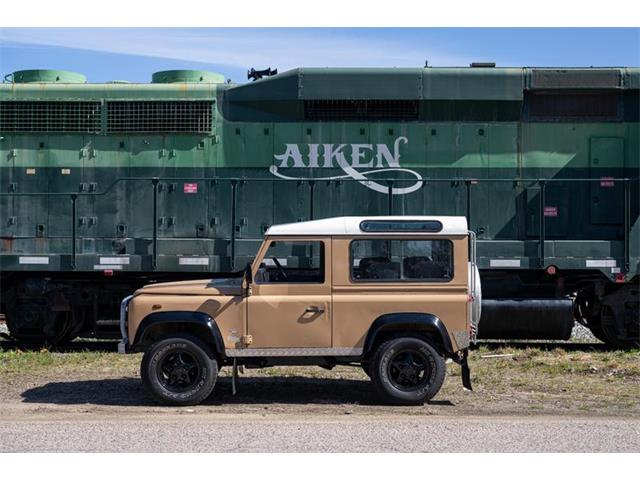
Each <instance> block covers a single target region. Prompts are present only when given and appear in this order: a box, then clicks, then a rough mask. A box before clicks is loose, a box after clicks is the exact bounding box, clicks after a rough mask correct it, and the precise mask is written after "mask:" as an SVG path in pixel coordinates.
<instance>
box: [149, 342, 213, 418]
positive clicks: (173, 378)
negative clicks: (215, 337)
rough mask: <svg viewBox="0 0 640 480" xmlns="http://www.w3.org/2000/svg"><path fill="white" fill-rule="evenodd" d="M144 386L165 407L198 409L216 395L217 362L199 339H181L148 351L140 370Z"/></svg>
mask: <svg viewBox="0 0 640 480" xmlns="http://www.w3.org/2000/svg"><path fill="white" fill-rule="evenodd" d="M140 376H141V377H142V383H143V384H144V386H145V388H146V389H147V391H148V392H149V393H150V394H151V396H152V397H153V398H154V399H155V400H157V401H158V402H160V403H163V404H165V405H180V406H182V405H196V404H198V403H200V402H202V401H203V400H205V399H206V398H207V397H208V396H209V395H210V394H211V392H212V391H213V387H214V386H215V384H216V380H217V379H218V362H217V361H216V358H215V355H214V353H213V351H212V349H211V348H210V347H209V346H208V345H206V344H205V343H204V342H202V341H201V340H200V339H198V338H196V337H193V336H190V335H181V336H176V337H172V338H165V339H164V340H160V341H158V342H156V343H154V344H153V345H151V346H150V347H149V349H148V350H147V351H146V352H145V354H144V356H143V357H142V364H141V366H140Z"/></svg>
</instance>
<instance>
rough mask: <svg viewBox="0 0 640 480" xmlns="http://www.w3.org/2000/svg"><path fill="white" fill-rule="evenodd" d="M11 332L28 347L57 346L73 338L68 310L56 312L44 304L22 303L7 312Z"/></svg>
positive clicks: (13, 336) (20, 342)
mask: <svg viewBox="0 0 640 480" xmlns="http://www.w3.org/2000/svg"><path fill="white" fill-rule="evenodd" d="M6 316H7V328H8V329H9V334H10V335H11V337H12V338H14V339H15V340H16V341H17V342H18V343H19V344H21V345H23V346H25V347H27V348H40V347H44V346H55V345H60V344H62V343H65V342H68V341H70V340H71V336H70V335H71V321H70V316H69V313H68V312H54V311H51V309H50V308H49V306H47V305H42V304H34V303H29V304H26V303H25V304H21V305H17V306H15V307H14V308H8V309H7V312H6Z"/></svg>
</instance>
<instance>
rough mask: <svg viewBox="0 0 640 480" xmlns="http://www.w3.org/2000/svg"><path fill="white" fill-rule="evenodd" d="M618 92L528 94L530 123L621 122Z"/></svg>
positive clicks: (526, 97) (527, 103)
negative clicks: (537, 121)
mask: <svg viewBox="0 0 640 480" xmlns="http://www.w3.org/2000/svg"><path fill="white" fill-rule="evenodd" d="M620 98H621V96H620V93H619V92H588V93H582V92H580V93H558V92H549V93H544V92H540V93H538V92H530V93H527V94H526V95H525V102H526V105H527V107H528V111H529V119H530V120H533V121H536V120H539V121H584V122H588V121H591V122H593V121H605V120H613V121H615V120H622V118H621V111H620V105H621V102H620Z"/></svg>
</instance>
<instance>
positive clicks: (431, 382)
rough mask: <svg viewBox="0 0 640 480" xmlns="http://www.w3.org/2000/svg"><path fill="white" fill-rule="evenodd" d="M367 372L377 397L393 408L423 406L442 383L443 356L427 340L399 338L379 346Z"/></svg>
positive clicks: (443, 374)
mask: <svg viewBox="0 0 640 480" xmlns="http://www.w3.org/2000/svg"><path fill="white" fill-rule="evenodd" d="M368 370H369V373H370V374H371V381H372V382H373V384H374V386H375V387H376V390H377V391H378V394H379V395H380V396H381V397H382V398H383V400H384V401H385V402H387V403H390V404H394V405H422V404H423V403H424V402H425V401H427V400H430V399H431V398H433V397H434V396H435V395H436V394H437V393H438V391H439V390H440V388H441V387H442V383H443V382H444V377H445V373H446V367H445V363H444V357H443V355H442V354H441V353H439V352H438V350H437V349H436V348H435V347H434V346H433V345H430V344H429V343H428V342H427V341H426V339H422V338H415V337H398V338H392V339H389V340H387V341H385V342H383V343H381V344H380V345H379V346H378V348H377V349H376V351H375V353H374V354H373V356H372V358H371V361H370V366H369V369H368Z"/></svg>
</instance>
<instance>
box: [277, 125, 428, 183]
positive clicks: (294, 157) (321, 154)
mask: <svg viewBox="0 0 640 480" xmlns="http://www.w3.org/2000/svg"><path fill="white" fill-rule="evenodd" d="M405 143H408V140H407V137H398V138H396V140H395V141H394V142H393V153H392V152H391V149H389V147H388V146H387V145H385V144H384V143H378V144H375V145H374V144H371V143H350V144H346V143H341V144H337V145H336V144H333V143H308V144H307V145H306V148H305V152H304V154H303V152H302V151H301V150H300V145H299V144H297V143H287V144H286V146H285V151H284V153H282V154H280V155H274V156H273V157H274V158H275V159H276V160H278V161H279V162H280V164H279V165H272V166H271V168H269V171H270V172H271V173H272V174H273V175H275V176H276V177H278V178H283V179H286V180H300V179H303V178H305V177H293V176H289V175H285V174H283V173H282V172H280V171H279V169H283V168H310V169H317V168H336V167H339V168H340V169H342V171H343V172H344V173H345V174H344V175H330V176H326V177H318V176H316V175H312V177H313V178H314V179H315V180H338V179H342V178H353V179H354V180H357V181H358V182H359V183H360V184H361V185H364V186H365V187H367V188H370V189H371V190H375V191H376V192H380V193H384V194H392V195H405V194H407V193H411V192H415V191H416V190H418V189H420V188H421V187H422V176H420V174H419V173H418V172H415V171H413V170H409V169H408V168H401V167H400V145H401V144H405ZM305 156H306V159H305ZM363 169H364V171H363ZM376 173H388V174H397V173H401V174H404V176H405V177H406V175H407V174H408V175H410V176H412V177H414V178H415V180H416V181H415V182H414V183H413V184H412V185H409V186H402V187H397V188H396V187H394V188H392V189H390V188H389V187H388V186H386V185H385V184H380V183H378V182H376V181H374V180H370V179H369V178H368V176H370V175H373V174H376ZM412 180H413V179H412ZM405 183H406V182H405Z"/></svg>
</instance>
